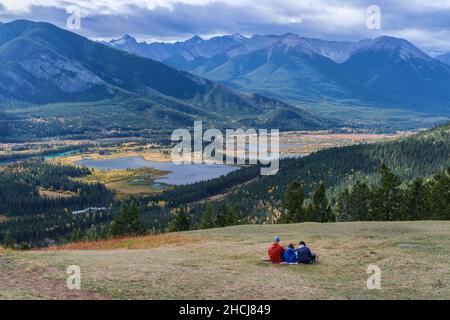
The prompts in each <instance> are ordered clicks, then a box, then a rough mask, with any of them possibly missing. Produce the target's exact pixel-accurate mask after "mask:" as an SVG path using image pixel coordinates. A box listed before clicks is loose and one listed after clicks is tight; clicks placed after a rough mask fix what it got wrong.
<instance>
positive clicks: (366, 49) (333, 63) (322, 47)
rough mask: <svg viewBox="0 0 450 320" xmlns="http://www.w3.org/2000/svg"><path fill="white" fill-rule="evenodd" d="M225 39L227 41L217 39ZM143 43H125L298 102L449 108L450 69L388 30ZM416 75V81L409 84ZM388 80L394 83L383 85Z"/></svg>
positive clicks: (444, 110)
mask: <svg viewBox="0 0 450 320" xmlns="http://www.w3.org/2000/svg"><path fill="white" fill-rule="evenodd" d="M133 39H134V38H133ZM192 39H194V40H195V41H193V40H192ZM134 41H135V42H136V43H137V41H136V40H135V39H134ZM224 41H227V43H226V45H223V46H222V47H220V46H219V45H217V44H218V43H221V42H224ZM109 45H112V46H114V45H113V44H111V43H109ZM139 46H140V48H145V50H143V51H142V52H140V53H139V52H133V50H132V49H130V48H127V47H126V45H125V44H124V45H123V47H122V49H123V50H127V51H129V52H132V53H135V54H141V55H146V54H148V55H152V56H153V57H154V58H155V59H157V60H158V59H159V61H161V62H163V63H166V64H168V65H170V66H172V67H174V68H177V69H179V70H185V71H188V72H192V73H195V74H197V75H200V76H203V77H206V78H208V79H211V80H214V81H218V82H220V83H222V84H224V85H226V86H229V87H232V88H235V89H238V90H244V91H249V92H259V93H262V94H265V95H270V96H273V97H275V98H278V99H280V98H281V99H284V100H286V101H288V102H292V103H297V102H305V101H306V102H307V101H318V102H321V101H327V100H329V99H332V100H334V101H343V102H345V103H347V102H351V103H357V104H358V103H359V104H362V105H365V104H369V105H376V106H388V107H392V106H394V107H402V108H406V109H409V110H412V111H424V112H430V113H436V112H437V113H445V114H449V112H448V109H449V107H450V89H448V88H447V86H446V83H448V82H449V81H450V67H449V66H448V65H446V64H445V63H443V62H442V61H440V60H439V59H434V58H432V57H430V56H429V55H428V54H427V53H425V52H423V51H422V50H421V49H419V48H418V47H417V46H415V45H414V44H412V43H411V42H409V41H407V40H405V39H401V38H395V37H390V36H381V37H378V38H376V39H373V40H371V39H365V40H361V41H355V42H351V41H329V40H322V39H315V38H305V37H301V36H299V35H296V34H292V33H287V34H283V35H265V36H263V35H254V36H252V37H243V36H238V37H236V36H235V37H233V35H226V36H218V37H213V38H211V39H208V40H204V39H202V38H200V37H198V36H197V37H193V38H191V39H189V40H187V41H185V42H176V43H173V44H168V43H150V44H149V43H146V42H140V43H139ZM144 51H145V52H144ZM364 54H365V55H366V59H368V61H371V63H373V64H372V65H371V68H368V67H367V68H365V69H364V68H363V69H364V70H365V71H364V72H367V71H368V70H369V69H370V70H371V74H370V75H368V74H362V73H360V70H359V69H358V68H355V66H356V65H357V64H362V62H361V61H358V59H360V58H361V57H362V56H364ZM375 56H377V57H375ZM370 57H372V58H370ZM357 61H358V62H357ZM356 62H357V63H356ZM359 67H361V66H359ZM389 68H390V69H389ZM387 69H389V70H387ZM371 79H372V80H371ZM376 79H377V80H376ZM409 79H413V82H412V83H410V85H409V86H407V85H404V84H405V83H408V82H410V81H409ZM372 83H378V85H374V86H372ZM382 83H386V85H384V86H381V85H379V84H382ZM387 84H389V85H387Z"/></svg>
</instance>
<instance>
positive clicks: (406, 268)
mask: <svg viewBox="0 0 450 320" xmlns="http://www.w3.org/2000/svg"><path fill="white" fill-rule="evenodd" d="M275 235H279V236H281V239H282V242H283V244H287V243H289V242H295V243H297V242H298V241H300V240H305V241H306V242H307V243H308V244H309V245H310V246H311V248H312V249H313V250H314V251H315V252H316V253H317V254H318V255H319V257H320V261H319V263H318V264H315V265H274V264H271V263H268V262H264V261H262V258H263V257H264V256H266V254H267V253H266V250H267V247H268V245H269V244H270V242H271V241H272V239H273V237H274V236H275ZM69 265H78V266H80V268H81V290H73V291H71V290H68V289H67V288H66V287H65V284H66V279H67V274H66V269H67V267H68V266H69ZM369 265H376V266H378V267H379V268H380V269H381V289H374V290H369V289H368V288H367V286H366V281H367V279H368V277H369V276H370V274H367V273H366V272H367V268H368V266H369ZM0 270H1V272H0V283H1V284H2V286H1V287H0V298H1V299H12V298H15V299H449V298H450V277H449V276H450V222H443V221H434V222H430V221H420V222H351V223H329V224H317V223H302V224H290V225H241V226H234V227H227V228H221V229H210V230H200V231H191V232H182V233H171V234H164V235H155V236H146V237H140V238H125V239H121V240H107V241H103V242H92V243H78V244H69V245H67V246H65V247H64V246H63V247H53V248H47V249H45V250H38V251H23V252H20V251H9V250H4V249H3V250H0Z"/></svg>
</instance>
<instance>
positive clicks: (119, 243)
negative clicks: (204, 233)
mask: <svg viewBox="0 0 450 320" xmlns="http://www.w3.org/2000/svg"><path fill="white" fill-rule="evenodd" d="M199 240H200V237H196V236H188V235H183V234H174V233H169V234H160V235H150V236H144V237H126V238H121V239H110V240H104V241H92V242H77V243H69V244H66V245H63V246H55V247H49V248H45V249H43V250H42V251H61V250H117V249H129V250H131V249H135V250H136V249H151V248H157V247H161V246H166V245H174V244H183V243H185V242H196V241H199Z"/></svg>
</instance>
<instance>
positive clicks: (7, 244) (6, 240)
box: [3, 231, 16, 248]
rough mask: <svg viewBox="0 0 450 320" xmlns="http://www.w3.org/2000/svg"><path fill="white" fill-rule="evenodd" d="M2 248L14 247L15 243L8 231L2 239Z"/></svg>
mask: <svg viewBox="0 0 450 320" xmlns="http://www.w3.org/2000/svg"><path fill="white" fill-rule="evenodd" d="M3 246H4V247H5V248H14V247H15V246H16V241H15V240H14V238H13V236H12V234H11V232H10V231H6V233H5V236H4V238H3Z"/></svg>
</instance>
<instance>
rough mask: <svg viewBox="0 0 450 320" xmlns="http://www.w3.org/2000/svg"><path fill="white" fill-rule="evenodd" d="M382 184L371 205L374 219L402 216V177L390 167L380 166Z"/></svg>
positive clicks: (397, 218)
mask: <svg viewBox="0 0 450 320" xmlns="http://www.w3.org/2000/svg"><path fill="white" fill-rule="evenodd" d="M380 175H381V179H380V185H379V187H378V188H377V189H376V190H375V191H374V199H373V201H372V205H371V209H372V210H371V211H372V212H371V215H372V218H373V220H382V221H383V220H384V221H392V220H399V219H400V218H401V209H400V206H401V201H402V199H401V192H400V189H399V187H400V184H401V182H402V181H401V179H400V178H399V177H397V176H396V175H395V174H394V173H393V172H392V171H391V170H389V168H388V167H387V166H386V165H385V164H382V165H381V166H380Z"/></svg>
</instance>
